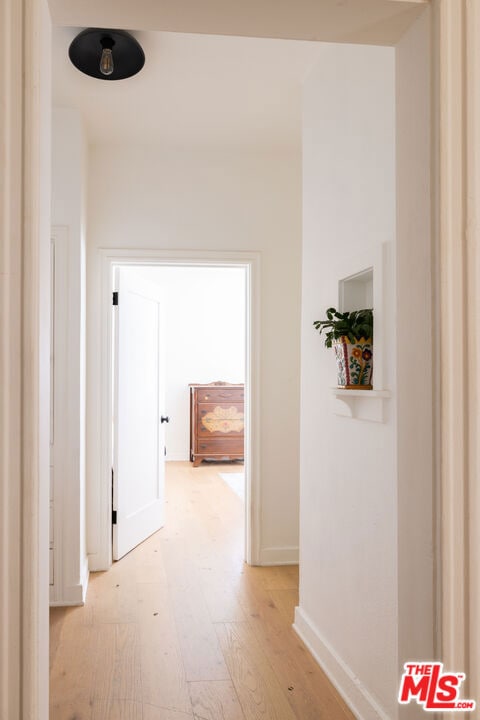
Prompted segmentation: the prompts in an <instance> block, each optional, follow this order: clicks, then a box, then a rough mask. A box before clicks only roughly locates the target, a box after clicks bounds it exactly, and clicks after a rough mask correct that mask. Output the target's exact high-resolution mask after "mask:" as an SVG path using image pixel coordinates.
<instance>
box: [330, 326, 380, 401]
mask: <svg viewBox="0 0 480 720" xmlns="http://www.w3.org/2000/svg"><path fill="white" fill-rule="evenodd" d="M332 345H333V348H334V350H335V357H336V360H337V375H338V387H339V388H345V389H348V390H371V389H372V364H373V344H372V340H371V338H370V339H368V340H365V338H361V339H360V340H355V341H354V342H351V341H350V340H349V339H348V337H346V336H342V337H340V338H337V339H336V340H334V341H333V343H332Z"/></svg>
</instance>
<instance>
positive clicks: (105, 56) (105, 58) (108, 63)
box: [100, 48, 113, 75]
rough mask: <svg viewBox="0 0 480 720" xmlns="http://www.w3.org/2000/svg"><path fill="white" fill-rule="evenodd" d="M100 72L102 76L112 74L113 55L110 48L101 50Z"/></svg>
mask: <svg viewBox="0 0 480 720" xmlns="http://www.w3.org/2000/svg"><path fill="white" fill-rule="evenodd" d="M100 72H101V73H102V75H111V74H112V73H113V53H112V49H111V48H103V50H102V57H101V59H100Z"/></svg>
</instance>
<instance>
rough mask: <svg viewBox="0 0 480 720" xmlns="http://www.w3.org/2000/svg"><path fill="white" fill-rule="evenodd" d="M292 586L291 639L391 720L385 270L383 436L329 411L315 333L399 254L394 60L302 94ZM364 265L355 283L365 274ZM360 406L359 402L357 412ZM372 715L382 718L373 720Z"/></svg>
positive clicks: (363, 62) (329, 57)
mask: <svg viewBox="0 0 480 720" xmlns="http://www.w3.org/2000/svg"><path fill="white" fill-rule="evenodd" d="M303 137H304V151H303V161H304V170H303V191H304V204H303V206H304V214H303V218H304V242H303V288H302V290H303V296H302V297H303V299H302V365H301V367H302V392H301V537H300V551H301V556H300V559H301V583H300V607H299V609H297V613H296V626H297V628H298V629H299V630H300V632H301V633H302V634H303V635H304V637H305V638H306V639H307V641H308V642H309V644H310V645H311V647H312V648H313V650H314V651H315V652H316V654H317V656H318V657H319V658H320V660H321V662H322V664H323V665H324V667H325V668H326V669H327V670H328V672H329V673H330V674H331V675H332V677H333V679H334V680H335V682H336V684H337V685H339V686H340V687H341V689H342V691H343V692H344V694H346V695H347V696H348V699H349V702H350V703H351V705H352V706H353V707H354V711H355V713H356V715H357V716H358V717H361V718H367V717H368V718H374V717H377V715H376V714H375V712H376V710H375V708H377V709H378V708H381V709H382V711H383V712H384V717H395V716H396V707H397V703H396V690H397V687H396V686H397V680H398V677H397V553H396V523H397V517H396V503H397V487H396V419H395V416H396V403H397V401H396V383H395V372H396V351H395V333H394V299H395V275H394V272H393V267H392V263H390V264H389V266H388V267H387V268H386V273H385V278H384V281H385V297H384V302H383V305H384V310H385V309H386V319H387V327H388V332H387V336H386V338H385V340H386V353H385V367H384V384H385V387H386V388H389V389H391V390H392V398H391V399H390V400H388V401H387V402H388V404H387V408H386V413H387V414H386V419H385V421H384V422H383V423H377V422H367V421H364V420H356V419H352V418H346V417H339V416H337V415H335V414H333V412H332V397H331V387H332V386H334V385H335V384H336V375H335V367H334V362H333V359H332V351H331V350H330V351H329V350H327V349H326V348H325V347H324V346H323V340H322V339H321V338H319V336H318V333H316V332H315V331H314V329H313V327H312V323H313V321H314V320H317V319H320V318H322V317H324V315H325V309H326V308H328V307H329V306H331V305H336V304H337V302H338V280H339V279H340V278H342V277H344V276H345V275H347V274H349V271H350V268H351V260H352V258H355V257H356V256H357V255H359V254H360V253H362V251H365V250H366V249H368V248H372V247H373V248H375V247H377V246H379V245H380V244H382V243H388V246H389V253H390V256H392V251H393V247H394V243H395V67H394V50H393V49H392V48H381V47H359V46H353V45H341V46H337V45H325V46H324V47H323V50H322V57H321V59H320V61H319V63H318V65H317V66H316V68H315V69H314V70H313V71H312V72H311V73H310V75H309V76H308V78H307V81H306V83H305V88H304V136H303ZM363 269H364V268H363V267H362V266H360V267H359V268H358V270H363ZM365 402H367V401H365ZM379 712H380V711H379Z"/></svg>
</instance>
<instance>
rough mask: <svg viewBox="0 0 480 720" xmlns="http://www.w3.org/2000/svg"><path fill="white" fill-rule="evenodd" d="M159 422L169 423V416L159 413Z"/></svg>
mask: <svg viewBox="0 0 480 720" xmlns="http://www.w3.org/2000/svg"><path fill="white" fill-rule="evenodd" d="M160 422H161V423H164V422H166V423H169V422H170V418H169V417H168V415H161V416H160Z"/></svg>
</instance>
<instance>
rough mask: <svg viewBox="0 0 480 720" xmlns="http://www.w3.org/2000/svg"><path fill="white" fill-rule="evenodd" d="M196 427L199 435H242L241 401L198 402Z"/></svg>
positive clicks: (243, 421) (243, 419)
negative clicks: (223, 402) (220, 403)
mask: <svg viewBox="0 0 480 720" xmlns="http://www.w3.org/2000/svg"><path fill="white" fill-rule="evenodd" d="M196 427H197V435H198V436H199V437H216V436H221V437H235V436H236V435H242V436H243V431H244V428H245V418H244V414H243V403H226V404H225V405H219V404H216V403H198V405H197V421H196Z"/></svg>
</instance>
